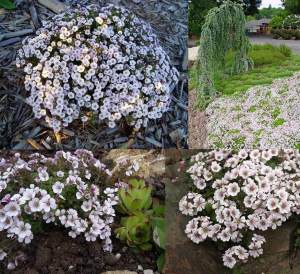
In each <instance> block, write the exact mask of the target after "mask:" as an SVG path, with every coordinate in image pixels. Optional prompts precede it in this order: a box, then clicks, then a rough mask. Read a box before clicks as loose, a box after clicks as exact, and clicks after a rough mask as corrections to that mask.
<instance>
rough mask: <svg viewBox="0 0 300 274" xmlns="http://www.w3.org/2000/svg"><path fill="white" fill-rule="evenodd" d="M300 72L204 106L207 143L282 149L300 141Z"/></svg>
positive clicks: (222, 146)
mask: <svg viewBox="0 0 300 274" xmlns="http://www.w3.org/2000/svg"><path fill="white" fill-rule="evenodd" d="M299 87H300V75H299V73H297V74H295V75H294V76H293V77H290V78H285V79H278V80H275V81H274V82H273V84H272V85H266V86H258V87H253V88H250V89H249V90H248V91H247V92H246V93H245V94H239V95H237V96H224V97H221V98H218V99H216V100H215V101H213V102H212V103H211V104H210V105H209V106H208V108H207V109H206V115H207V125H206V126H207V132H208V144H209V146H210V147H216V148H229V147H231V148H241V147H246V148H255V147H260V148H271V147H276V148H280V147H282V148H284V147H291V148H292V147H296V146H298V145H299V142H300V135H299V132H300V113H299V111H298V110H299V104H300V101H299V98H300V88H299Z"/></svg>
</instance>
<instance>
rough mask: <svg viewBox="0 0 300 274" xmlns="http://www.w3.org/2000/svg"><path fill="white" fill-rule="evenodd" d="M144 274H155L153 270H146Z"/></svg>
mask: <svg viewBox="0 0 300 274" xmlns="http://www.w3.org/2000/svg"><path fill="white" fill-rule="evenodd" d="M144 274H154V272H153V270H152V269H145V270H144Z"/></svg>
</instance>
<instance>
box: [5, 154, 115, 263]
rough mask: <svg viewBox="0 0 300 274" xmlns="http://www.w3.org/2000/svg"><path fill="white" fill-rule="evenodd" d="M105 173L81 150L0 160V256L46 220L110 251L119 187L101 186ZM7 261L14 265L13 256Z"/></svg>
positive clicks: (27, 239) (29, 237)
mask: <svg viewBox="0 0 300 274" xmlns="http://www.w3.org/2000/svg"><path fill="white" fill-rule="evenodd" d="M110 177H111V172H110V170H109V169H107V167H106V166H105V165H104V164H103V163H101V162H100V161H99V160H97V159H96V158H94V156H93V154H92V153H91V152H89V151H86V150H77V151H75V152H74V153H71V152H62V151H59V152H57V153H56V154H55V156H54V157H45V156H43V155H41V154H39V153H35V154H32V155H30V156H29V157H28V159H26V160H24V159H22V158H21V156H20V155H19V154H18V153H17V154H15V155H14V157H12V158H10V159H8V160H5V159H0V236H1V238H0V239H1V240H3V239H4V237H5V235H6V237H7V238H8V241H9V242H10V243H11V244H7V243H5V244H3V242H2V241H0V259H1V260H4V259H6V257H7V254H8V253H9V251H10V247H11V246H13V243H14V242H19V243H21V244H29V243H30V242H31V241H32V240H33V237H34V234H35V233H38V232H39V231H40V230H41V229H42V225H46V224H50V223H51V224H54V225H57V226H60V227H63V228H65V229H66V230H67V231H68V234H69V236H70V237H72V238H76V237H78V236H79V235H83V236H84V238H85V240H86V241H96V240H97V239H99V240H101V241H103V249H104V250H105V251H108V252H111V251H112V241H111V234H112V229H111V225H112V224H113V222H114V217H115V206H116V205H117V204H118V195H117V191H118V186H115V185H114V184H113V185H112V186H108V185H106V184H107V182H106V180H109V178H110ZM4 242H5V240H4ZM3 245H4V246H3ZM7 260H8V265H9V268H10V269H12V268H14V267H16V265H17V261H16V260H15V261H9V258H7Z"/></svg>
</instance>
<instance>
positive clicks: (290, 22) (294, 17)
mask: <svg viewBox="0 0 300 274" xmlns="http://www.w3.org/2000/svg"><path fill="white" fill-rule="evenodd" d="M282 27H283V28H284V29H300V15H298V14H291V15H289V16H287V17H286V18H285V19H284V20H283V22H282Z"/></svg>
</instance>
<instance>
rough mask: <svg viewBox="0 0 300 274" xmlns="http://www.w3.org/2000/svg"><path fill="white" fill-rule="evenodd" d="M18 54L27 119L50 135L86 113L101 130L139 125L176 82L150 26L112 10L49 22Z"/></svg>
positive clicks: (162, 105)
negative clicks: (101, 125) (38, 121)
mask: <svg viewBox="0 0 300 274" xmlns="http://www.w3.org/2000/svg"><path fill="white" fill-rule="evenodd" d="M18 55H19V57H18V58H17V61H16V63H17V66H19V67H20V66H22V67H24V72H25V74H26V76H25V88H26V90H28V91H29V92H30V96H29V97H28V100H27V101H28V103H29V105H31V106H32V109H33V112H34V116H35V118H37V119H40V118H44V119H45V120H46V122H47V123H48V125H49V126H50V127H51V128H53V130H54V131H55V132H58V131H59V130H60V129H61V128H62V127H67V126H68V125H69V124H70V123H72V122H73V121H74V120H75V119H78V118H81V120H82V121H83V122H86V121H87V120H88V116H89V114H90V113H94V114H96V115H97V116H98V118H99V120H100V121H105V122H107V123H108V126H109V127H115V126H116V124H117V123H118V122H120V121H121V120H124V119H125V120H126V122H127V123H128V124H129V125H131V126H134V127H135V128H136V129H139V128H140V127H146V126H147V123H148V121H149V120H150V119H158V118H161V117H162V114H163V113H164V112H166V111H167V110H168V109H169V105H170V101H171V95H170V94H171V91H172V88H173V87H174V85H175V84H176V83H177V81H178V72H177V70H176V69H175V68H174V67H172V66H171V64H170V59H169V57H168V56H167V54H166V52H165V51H164V50H163V48H162V47H161V46H160V45H159V42H158V39H157V37H156V35H155V34H154V33H153V30H152V28H151V27H150V26H149V25H148V24H147V23H145V22H144V21H142V20H140V19H139V18H137V17H136V16H135V15H134V14H133V13H131V12H129V11H128V10H125V9H123V8H121V7H116V6H113V5H109V6H106V7H102V8H100V7H98V6H95V5H92V6H88V7H86V8H83V7H82V8H78V9H74V10H69V11H67V12H65V13H63V14H61V15H57V16H55V17H54V18H52V20H51V21H48V22H44V24H43V27H42V28H41V29H39V30H38V31H37V35H36V36H35V37H33V38H27V39H25V40H24V41H23V47H22V48H21V49H20V51H19V54H18Z"/></svg>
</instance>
